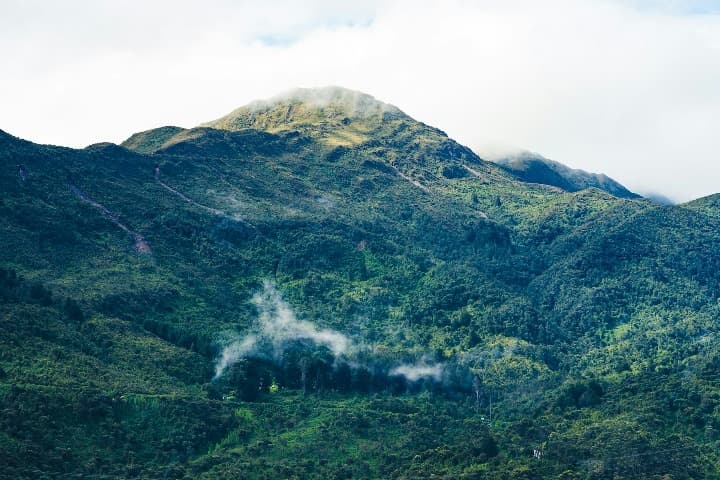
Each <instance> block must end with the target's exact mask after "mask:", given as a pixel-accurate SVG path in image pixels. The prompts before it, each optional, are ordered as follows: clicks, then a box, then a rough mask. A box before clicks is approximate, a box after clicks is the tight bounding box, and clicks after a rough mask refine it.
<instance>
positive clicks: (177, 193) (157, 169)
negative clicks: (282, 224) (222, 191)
mask: <svg viewBox="0 0 720 480" xmlns="http://www.w3.org/2000/svg"><path fill="white" fill-rule="evenodd" d="M155 181H156V182H157V184H158V185H160V186H161V187H163V188H164V189H165V190H167V191H168V192H170V193H172V194H173V195H175V196H176V197H178V198H179V199H181V200H182V201H184V202H186V203H189V204H190V205H193V206H194V207H197V208H199V209H201V210H205V211H206V212H209V213H212V214H213V215H218V216H221V217H227V218H232V219H233V220H236V221H239V222H241V223H243V224H245V225H247V226H249V227H250V228H253V229H254V230H257V228H255V226H254V225H252V224H251V223H250V222H247V221H245V220H243V219H240V218H236V216H233V215H228V214H226V213H225V212H223V211H222V210H218V209H217V208H212V207H208V206H207V205H203V204H202V203H198V202H196V201H195V200H193V199H192V198H190V197H188V196H187V195H185V194H184V193H182V192H181V191H179V190H176V189H175V188H173V187H171V186H170V185H168V184H166V183H165V182H163V181H162V180H161V179H160V167H155Z"/></svg>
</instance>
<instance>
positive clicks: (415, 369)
mask: <svg viewBox="0 0 720 480" xmlns="http://www.w3.org/2000/svg"><path fill="white" fill-rule="evenodd" d="M442 375H443V364H442V363H436V364H434V365H431V364H429V363H427V362H426V361H425V360H421V361H419V362H417V363H415V364H403V365H400V366H398V367H395V368H393V369H392V370H390V376H402V377H405V379H406V380H408V381H410V382H416V381H418V380H420V379H421V378H431V379H433V380H435V381H436V382H439V381H440V380H441V379H442Z"/></svg>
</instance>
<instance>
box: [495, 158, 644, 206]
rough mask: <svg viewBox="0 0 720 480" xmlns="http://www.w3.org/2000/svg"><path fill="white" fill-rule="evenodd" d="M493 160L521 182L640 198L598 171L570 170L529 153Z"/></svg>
mask: <svg viewBox="0 0 720 480" xmlns="http://www.w3.org/2000/svg"><path fill="white" fill-rule="evenodd" d="M495 162H496V163H497V164H498V165H501V166H502V167H503V168H505V169H506V170H507V171H508V172H510V173H512V174H513V175H514V176H515V177H516V178H518V179H519V180H521V181H523V182H532V183H542V184H545V185H552V186H555V187H558V188H562V189H563V190H566V191H568V192H576V191H578V190H584V189H586V188H590V187H594V188H598V189H600V190H604V191H606V192H608V193H609V194H611V195H615V196H616V197H620V198H639V197H640V195H638V194H636V193H633V192H631V191H630V190H628V189H627V188H625V187H624V186H622V185H620V184H619V183H618V182H616V181H615V180H613V179H612V178H610V177H608V176H606V175H604V174H602V173H588V172H586V171H584V170H577V169H573V168H570V167H567V166H565V165H563V164H562V163H559V162H555V161H553V160H549V159H547V158H543V157H541V156H539V155H536V154H532V153H520V154H517V155H514V156H511V157H506V158H500V159H497V160H495Z"/></svg>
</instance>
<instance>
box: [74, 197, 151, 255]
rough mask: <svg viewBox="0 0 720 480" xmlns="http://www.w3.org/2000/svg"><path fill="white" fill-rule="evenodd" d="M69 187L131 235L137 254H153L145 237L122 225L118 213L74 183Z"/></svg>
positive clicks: (81, 198)
mask: <svg viewBox="0 0 720 480" xmlns="http://www.w3.org/2000/svg"><path fill="white" fill-rule="evenodd" d="M68 186H69V187H70V190H71V191H72V192H73V193H74V194H75V196H76V197H78V198H79V199H80V200H82V201H84V202H86V203H89V204H90V205H92V206H93V207H95V208H97V209H98V210H100V213H102V214H103V216H104V217H105V218H107V219H108V220H110V221H111V222H112V223H114V224H115V226H116V227H118V228H120V229H121V230H122V231H124V232H125V233H127V234H128V235H130V237H131V238H132V240H133V245H134V248H135V251H136V252H138V253H144V254H147V255H151V254H152V251H151V250H150V245H149V244H148V242H147V241H146V240H145V237H143V236H142V235H141V234H139V233H138V232H135V231H133V230H131V229H130V228H129V227H128V226H127V225H125V224H124V223H122V222H121V221H120V216H119V215H118V214H117V213H115V212H113V211H110V210H108V209H107V208H106V207H105V206H104V205H103V204H101V203H99V202H97V201H95V200H93V199H92V197H90V196H89V195H88V194H86V193H85V192H83V191H82V190H80V189H79V188H78V187H77V186H75V185H73V184H72V183H70V184H68Z"/></svg>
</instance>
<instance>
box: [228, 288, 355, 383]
mask: <svg viewBox="0 0 720 480" xmlns="http://www.w3.org/2000/svg"><path fill="white" fill-rule="evenodd" d="M252 302H253V303H254V304H255V307H256V308H257V310H258V321H257V324H256V325H255V327H254V329H253V331H252V332H251V333H250V334H248V335H246V336H245V337H244V338H242V339H240V340H235V341H232V342H231V343H230V344H228V345H227V346H225V348H223V351H222V352H221V353H220V356H219V357H218V359H217V363H216V365H215V378H218V377H220V376H221V375H222V374H223V372H224V371H225V369H227V368H228V367H230V366H231V365H233V364H234V363H236V362H237V361H238V360H240V359H242V358H246V357H248V356H252V355H256V354H261V355H262V354H264V355H267V354H271V355H272V356H275V357H278V356H280V355H281V354H282V352H283V350H284V349H285V346H286V345H287V344H288V343H289V342H292V341H294V340H309V341H311V342H313V343H315V344H316V345H321V346H324V347H327V348H328V349H329V350H330V351H331V352H332V353H333V355H335V356H336V357H338V356H340V355H344V354H347V353H348V351H349V350H350V348H351V346H352V345H353V344H352V341H351V340H350V339H349V338H348V337H346V336H345V335H343V334H342V333H340V332H338V331H336V330H332V329H329V328H322V329H321V328H318V327H317V326H316V325H315V324H314V323H312V322H308V321H306V320H298V318H297V317H296V316H295V312H293V310H292V308H291V307H290V305H288V303H287V302H286V301H285V300H283V298H282V296H281V295H280V293H279V292H278V291H277V288H276V287H275V283H274V282H272V281H270V280H265V281H264V282H263V289H262V290H261V291H260V292H258V293H256V294H255V295H254V296H253V299H252Z"/></svg>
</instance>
